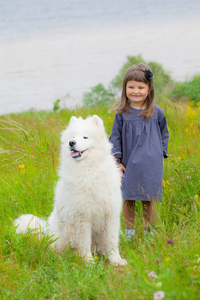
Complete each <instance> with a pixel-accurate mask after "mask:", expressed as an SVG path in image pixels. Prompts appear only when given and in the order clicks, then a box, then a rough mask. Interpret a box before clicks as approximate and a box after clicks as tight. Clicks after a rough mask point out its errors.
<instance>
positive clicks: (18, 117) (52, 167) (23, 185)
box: [0, 99, 200, 300]
mask: <svg viewBox="0 0 200 300" xmlns="http://www.w3.org/2000/svg"><path fill="white" fill-rule="evenodd" d="M159 105H160V106H161V108H162V109H163V110H164V112H165V114H166V116H167V120H168V125H169V131H170V144H169V154H171V157H170V158H168V159H167V160H165V165H164V180H163V187H164V192H163V198H164V200H163V202H162V203H157V204H156V216H155V223H154V225H153V227H152V230H153V232H154V236H153V237H152V236H151V235H145V236H144V235H143V219H142V210H141V206H140V203H137V209H136V213H137V214H136V231H137V233H136V235H135V236H134V238H133V239H132V240H131V241H127V240H126V238H125V236H124V221H123V216H122V221H121V233H120V252H121V256H122V257H123V258H126V259H127V261H128V265H127V266H125V267H122V268H116V267H113V266H111V265H110V264H108V263H107V261H106V258H102V257H97V258H96V263H95V264H89V265H88V266H86V265H85V264H84V262H83V261H82V260H81V259H80V258H79V256H78V255H77V254H76V253H75V252H73V251H72V250H70V249H69V250H68V252H67V253H66V252H65V253H61V254H58V253H56V252H54V251H53V250H52V249H51V248H50V247H49V245H50V243H51V240H50V239H49V238H48V237H45V238H43V239H42V240H40V241H39V240H38V239H37V238H36V237H35V236H34V235H32V234H26V235H21V234H20V235H16V234H15V230H14V228H13V225H12V220H13V219H15V218H16V217H17V216H18V215H19V214H22V213H32V214H35V215H37V216H39V217H44V218H47V217H48V215H49V214H50V212H51V210H52V205H53V196H54V186H55V182H56V180H57V168H58V165H59V148H60V140H59V139H60V132H61V131H62V130H63V129H64V128H65V127H66V125H67V123H68V121H69V119H70V117H71V116H72V115H76V116H83V117H84V118H85V117H87V116H88V115H93V114H98V115H99V116H100V117H101V118H102V119H103V120H104V125H105V128H106V131H107V134H108V135H109V134H110V133H111V128H112V124H113V118H114V114H110V113H108V108H107V107H106V106H99V107H97V108H90V109H86V108H80V109H77V110H74V111H72V110H61V111H58V112H27V113H22V114H11V115H6V116H0V158H1V159H0V200H1V201H0V211H1V217H0V274H1V277H0V299H37V300H38V299H72V300H73V299H140V300H143V299H154V298H155V296H154V293H155V292H157V291H163V292H164V295H165V297H164V299H170V300H172V299H177V300H183V299H190V300H192V299H199V298H200V172H199V169H200V158H199V154H200V107H199V106H197V107H194V106H193V105H192V103H189V104H184V103H182V104H180V103H176V104H173V103H172V102H170V101H169V100H166V99H163V100H162V101H160V102H159ZM167 239H170V240H172V241H173V242H171V243H169V242H170V241H169V240H168V241H169V242H168V241H167ZM151 271H154V272H155V274H156V275H157V278H154V277H152V276H149V274H150V272H151ZM151 274H152V273H151ZM155 299H156V298H155Z"/></svg>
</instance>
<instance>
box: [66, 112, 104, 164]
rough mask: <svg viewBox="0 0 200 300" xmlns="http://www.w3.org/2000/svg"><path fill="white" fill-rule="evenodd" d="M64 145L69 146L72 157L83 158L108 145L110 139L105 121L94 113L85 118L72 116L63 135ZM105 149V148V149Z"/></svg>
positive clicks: (75, 158)
mask: <svg viewBox="0 0 200 300" xmlns="http://www.w3.org/2000/svg"><path fill="white" fill-rule="evenodd" d="M61 142H62V144H63V146H64V147H65V150H66V148H68V154H69V155H70V157H71V159H74V160H77V161H79V160H82V159H83V158H84V157H86V156H88V155H90V156H92V155H94V153H93V152H94V151H95V153H96V154H95V155H98V152H100V150H101V151H102V149H105V147H107V144H108V141H107V136H106V132H105V129H104V126H103V121H102V119H101V118H99V117H98V116H96V115H94V116H92V117H88V118H87V119H85V120H83V119H82V118H81V117H80V118H76V117H72V118H71V119H70V122H69V125H68V127H67V128H66V130H64V131H63V133H62V136H61ZM104 151H105V150H104Z"/></svg>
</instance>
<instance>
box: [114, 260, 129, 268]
mask: <svg viewBox="0 0 200 300" xmlns="http://www.w3.org/2000/svg"><path fill="white" fill-rule="evenodd" d="M125 265H127V261H126V259H122V258H121V259H118V260H117V261H116V266H117V267H123V266H125Z"/></svg>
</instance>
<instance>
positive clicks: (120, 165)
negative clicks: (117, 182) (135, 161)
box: [118, 163, 126, 178]
mask: <svg viewBox="0 0 200 300" xmlns="http://www.w3.org/2000/svg"><path fill="white" fill-rule="evenodd" d="M118 166H119V168H120V170H121V175H122V178H123V177H124V172H125V170H126V168H125V167H124V165H122V163H119V164H118Z"/></svg>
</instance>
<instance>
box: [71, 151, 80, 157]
mask: <svg viewBox="0 0 200 300" xmlns="http://www.w3.org/2000/svg"><path fill="white" fill-rule="evenodd" d="M70 155H71V157H77V156H78V155H79V152H78V151H72V152H71V153H70Z"/></svg>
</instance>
